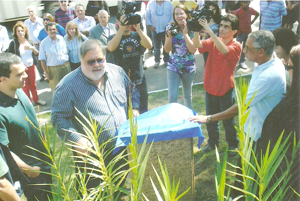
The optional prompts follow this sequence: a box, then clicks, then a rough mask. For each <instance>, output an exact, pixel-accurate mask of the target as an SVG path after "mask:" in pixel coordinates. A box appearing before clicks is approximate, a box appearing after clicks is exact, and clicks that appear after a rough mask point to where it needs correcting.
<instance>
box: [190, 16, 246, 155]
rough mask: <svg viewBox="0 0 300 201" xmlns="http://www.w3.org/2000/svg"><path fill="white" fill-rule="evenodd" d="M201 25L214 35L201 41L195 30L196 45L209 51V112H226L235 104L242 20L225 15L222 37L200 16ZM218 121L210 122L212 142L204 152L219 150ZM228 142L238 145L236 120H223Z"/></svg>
mask: <svg viewBox="0 0 300 201" xmlns="http://www.w3.org/2000/svg"><path fill="white" fill-rule="evenodd" d="M199 24H200V25H201V26H203V27H204V29H205V32H206V33H208V34H209V35H210V38H209V39H207V40H201V41H200V38H199V33H198V32H195V36H194V45H195V47H198V51H199V53H203V52H209V54H208V58H207V62H206V65H205V70H204V89H205V91H206V96H205V105H206V114H207V115H209V117H210V115H212V114H216V113H218V112H223V111H225V110H227V109H228V108H230V107H231V106H232V105H233V104H234V98H233V95H234V94H233V92H234V91H233V88H234V83H233V79H234V70H235V67H236V64H237V62H238V60H239V58H240V55H241V48H242V47H241V44H240V43H239V42H237V41H236V40H235V39H234V38H233V36H234V35H235V34H236V33H237V30H238V28H239V21H238V19H237V17H236V16H235V15H233V14H227V15H225V16H223V17H222V19H221V23H220V31H219V37H217V36H216V35H215V33H214V32H213V31H212V30H211V29H210V27H209V25H208V24H207V21H206V19H200V20H199ZM218 124H219V123H218V121H215V122H210V123H209V124H207V132H208V136H209V139H208V143H207V145H205V146H204V147H203V148H202V151H203V152H207V151H210V150H213V149H215V146H218V144H219V127H218ZM223 125H224V129H225V133H226V141H227V142H228V145H229V150H235V149H236V148H237V146H238V140H237V137H236V130H235V128H234V119H233V117H232V118H229V119H227V120H223Z"/></svg>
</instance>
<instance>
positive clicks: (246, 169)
mask: <svg viewBox="0 0 300 201" xmlns="http://www.w3.org/2000/svg"><path fill="white" fill-rule="evenodd" d="M235 86H236V88H235V91H236V97H237V104H238V108H239V125H238V127H237V128H236V129H237V132H238V136H239V139H240V151H238V154H239V155H240V157H241V159H240V160H241V166H234V165H233V164H230V163H227V149H226V151H225V155H224V158H223V162H221V161H220V159H219V154H218V152H217V151H216V156H217V175H216V177H215V184H216V189H217V190H216V192H217V198H218V201H221V200H222V201H223V200H229V197H230V190H235V191H239V192H240V195H239V196H237V197H236V198H234V200H239V199H241V198H243V199H245V200H246V201H252V200H260V201H264V200H278V201H280V200H289V198H287V197H286V196H287V194H286V193H287V190H288V189H289V188H290V187H289V181H290V179H291V175H290V176H289V173H290V168H291V166H292V164H293V162H294V161H295V156H296V152H297V150H298V149H299V146H300V143H299V142H296V138H295V137H294V141H293V142H294V143H293V144H288V143H287V142H288V139H289V137H291V136H292V137H293V135H289V137H287V138H286V139H285V140H284V141H283V142H282V136H283V133H282V134H281V136H280V138H279V139H278V141H277V143H276V145H275V147H274V148H273V150H272V151H270V144H268V147H267V149H266V153H258V154H257V153H256V147H255V146H253V140H252V138H250V136H251V133H250V129H249V130H248V131H247V133H246V134H245V133H244V124H245V122H246V119H247V117H248V114H249V112H250V111H249V110H248V111H247V109H248V108H249V104H250V102H251V100H252V99H253V97H254V96H255V95H254V96H253V97H252V99H251V100H250V101H249V102H248V103H247V104H246V95H247V90H248V85H247V84H246V83H245V80H242V78H241V77H240V79H239V85H236V84H235ZM249 127H250V126H249ZM289 146H293V152H292V158H291V160H290V161H287V158H286V156H285V154H286V152H287V150H288V148H289ZM283 160H285V161H286V164H287V167H286V169H285V170H281V169H280V163H281V162H282V161H283ZM227 164H228V165H230V166H233V167H235V168H237V169H239V170H240V172H241V173H237V177H239V178H241V180H238V179H237V178H229V179H233V180H234V181H236V182H240V183H241V184H242V186H243V187H242V188H240V187H237V186H235V185H230V184H228V183H227V182H226V172H228V173H234V172H232V171H229V170H227V167H226V165H227ZM277 171H281V176H280V177H279V178H276V180H277V181H276V182H275V183H273V184H271V183H270V181H271V180H272V178H273V179H274V178H275V177H276V175H275V173H276V172H277ZM238 172H239V171H238ZM270 184H271V185H270ZM226 186H227V187H228V192H227V195H225V187H226Z"/></svg>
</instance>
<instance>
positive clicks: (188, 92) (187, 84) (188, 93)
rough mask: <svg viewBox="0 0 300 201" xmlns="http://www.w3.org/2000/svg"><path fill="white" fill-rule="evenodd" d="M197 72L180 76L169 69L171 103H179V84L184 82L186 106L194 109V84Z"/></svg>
mask: <svg viewBox="0 0 300 201" xmlns="http://www.w3.org/2000/svg"><path fill="white" fill-rule="evenodd" d="M194 75H195V71H194V72H191V73H187V74H179V73H175V72H174V71H171V70H168V69H167V78H168V99H169V103H177V98H178V88H179V82H180V80H181V82H182V93H183V98H184V105H185V106H187V107H188V108H190V109H192V84H193V80H194Z"/></svg>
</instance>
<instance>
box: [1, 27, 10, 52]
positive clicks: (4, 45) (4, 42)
mask: <svg viewBox="0 0 300 201" xmlns="http://www.w3.org/2000/svg"><path fill="white" fill-rule="evenodd" d="M9 43H10V40H9V37H8V33H7V29H6V27H5V26H2V25H0V52H4V51H5V50H6V49H7V48H8V46H9Z"/></svg>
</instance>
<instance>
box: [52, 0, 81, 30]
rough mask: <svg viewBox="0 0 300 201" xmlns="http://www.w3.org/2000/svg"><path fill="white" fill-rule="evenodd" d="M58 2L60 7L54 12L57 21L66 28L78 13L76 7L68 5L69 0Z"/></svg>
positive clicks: (59, 0)
mask: <svg viewBox="0 0 300 201" xmlns="http://www.w3.org/2000/svg"><path fill="white" fill-rule="evenodd" d="M58 4H59V6H60V8H59V9H57V10H56V11H55V12H54V18H55V22H56V23H58V24H60V25H61V26H62V27H63V28H65V27H66V25H67V23H68V22H69V21H71V20H73V19H74V18H75V17H76V14H75V11H74V9H73V8H71V7H69V6H68V4H69V1H68V0H58Z"/></svg>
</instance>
